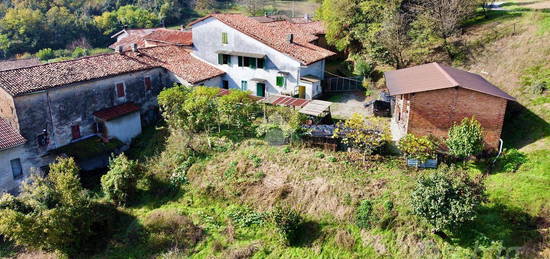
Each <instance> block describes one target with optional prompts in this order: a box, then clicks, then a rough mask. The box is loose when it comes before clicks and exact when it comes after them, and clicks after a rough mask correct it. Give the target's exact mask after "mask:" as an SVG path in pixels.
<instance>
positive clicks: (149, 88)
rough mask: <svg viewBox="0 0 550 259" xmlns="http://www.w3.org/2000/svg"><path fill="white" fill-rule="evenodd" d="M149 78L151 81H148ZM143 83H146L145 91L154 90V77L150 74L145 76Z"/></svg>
mask: <svg viewBox="0 0 550 259" xmlns="http://www.w3.org/2000/svg"><path fill="white" fill-rule="evenodd" d="M147 80H149V82H147ZM143 84H144V85H145V91H151V90H153V79H152V78H151V77H150V76H145V77H143Z"/></svg>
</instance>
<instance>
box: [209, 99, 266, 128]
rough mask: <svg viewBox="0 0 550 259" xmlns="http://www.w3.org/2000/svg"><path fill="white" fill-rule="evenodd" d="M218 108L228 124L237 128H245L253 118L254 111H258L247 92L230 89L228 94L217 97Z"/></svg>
mask: <svg viewBox="0 0 550 259" xmlns="http://www.w3.org/2000/svg"><path fill="white" fill-rule="evenodd" d="M219 110H220V115H221V116H222V117H224V118H225V122H226V123H227V124H228V125H230V126H233V127H235V128H237V129H246V128H248V127H250V125H251V124H252V121H253V120H254V119H255V113H257V112H258V110H259V107H258V105H257V104H256V102H255V101H254V100H253V99H252V98H250V93H249V92H247V91H241V90H231V91H230V92H229V94H227V95H224V96H222V97H220V98H219Z"/></svg>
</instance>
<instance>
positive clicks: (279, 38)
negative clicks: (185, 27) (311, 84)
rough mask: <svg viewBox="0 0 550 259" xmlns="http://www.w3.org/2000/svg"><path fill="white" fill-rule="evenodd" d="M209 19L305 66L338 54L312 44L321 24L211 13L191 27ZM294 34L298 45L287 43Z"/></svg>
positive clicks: (320, 29) (322, 30)
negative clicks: (262, 20)
mask: <svg viewBox="0 0 550 259" xmlns="http://www.w3.org/2000/svg"><path fill="white" fill-rule="evenodd" d="M208 18H215V19H218V20H219V21H221V22H223V23H225V24H227V25H228V26H230V27H232V28H234V29H236V30H238V31H240V32H242V33H244V34H246V35H248V36H250V37H252V38H254V39H256V40H258V41H260V42H262V43H264V44H266V45H268V46H270V47H272V48H273V49H275V50H277V51H280V52H282V53H284V54H286V55H288V56H290V57H292V58H294V59H296V60H298V61H300V63H302V64H304V65H309V64H312V63H315V62H317V61H320V60H323V59H325V58H327V57H330V56H333V55H335V53H334V52H332V51H330V50H327V49H324V48H321V47H319V46H317V45H315V44H313V43H311V42H313V41H315V40H317V39H318V36H317V34H322V33H324V28H323V24H322V23H320V22H310V23H295V22H292V21H289V20H287V19H282V20H276V21H273V22H260V21H258V20H256V19H254V18H251V17H247V16H244V15H241V14H211V15H208V16H206V17H203V18H200V19H198V20H196V21H194V22H192V23H191V24H190V25H191V26H192V25H194V24H197V23H199V22H201V21H204V20H206V19H208ZM291 33H292V34H294V42H293V43H289V42H288V41H287V35H288V34H291Z"/></svg>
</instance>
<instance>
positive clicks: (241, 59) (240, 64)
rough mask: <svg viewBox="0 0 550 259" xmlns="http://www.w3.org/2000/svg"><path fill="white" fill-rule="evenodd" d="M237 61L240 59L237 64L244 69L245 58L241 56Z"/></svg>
mask: <svg viewBox="0 0 550 259" xmlns="http://www.w3.org/2000/svg"><path fill="white" fill-rule="evenodd" d="M237 59H238V62H237V63H238V65H239V67H242V66H243V57H242V56H239V57H237Z"/></svg>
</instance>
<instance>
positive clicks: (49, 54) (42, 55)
mask: <svg viewBox="0 0 550 259" xmlns="http://www.w3.org/2000/svg"><path fill="white" fill-rule="evenodd" d="M36 57H37V58H38V59H40V60H42V61H47V60H50V59H53V58H55V53H54V51H53V49H50V48H47V49H41V50H39V51H38V52H36Z"/></svg>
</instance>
